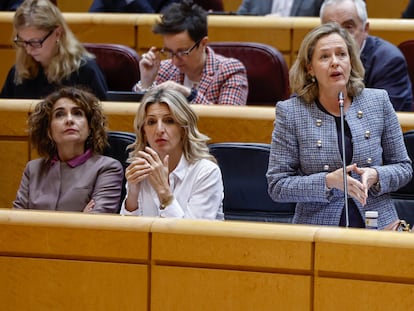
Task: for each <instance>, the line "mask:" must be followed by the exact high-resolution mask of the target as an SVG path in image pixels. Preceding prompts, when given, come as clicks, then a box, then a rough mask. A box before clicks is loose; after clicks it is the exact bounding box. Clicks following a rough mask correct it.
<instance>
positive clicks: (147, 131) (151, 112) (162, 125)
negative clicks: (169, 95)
mask: <svg viewBox="0 0 414 311" xmlns="http://www.w3.org/2000/svg"><path fill="white" fill-rule="evenodd" d="M143 129H144V135H145V137H146V140H147V142H148V144H149V145H150V147H151V148H152V149H154V150H155V151H156V152H157V153H158V154H159V155H160V156H161V159H162V158H164V157H165V155H167V154H169V155H170V156H171V155H175V156H181V154H182V151H183V144H182V136H183V129H182V127H181V126H180V124H178V122H177V120H175V119H174V117H173V115H172V114H171V112H170V109H169V107H168V105H167V104H163V103H154V104H151V105H149V106H148V107H147V111H146V118H145V121H144V127H143Z"/></svg>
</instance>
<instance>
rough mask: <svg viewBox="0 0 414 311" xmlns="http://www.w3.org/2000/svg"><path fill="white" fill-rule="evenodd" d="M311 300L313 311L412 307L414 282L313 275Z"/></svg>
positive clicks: (413, 302)
mask: <svg viewBox="0 0 414 311" xmlns="http://www.w3.org/2000/svg"><path fill="white" fill-rule="evenodd" d="M409 260H410V259H409ZM377 261H382V259H381V258H377ZM395 270H398V267H395ZM314 303H315V304H314V309H313V310H314V311H329V310H335V311H349V310H352V311H367V310H395V309H400V310H412V309H413V306H414V285H413V284H403V283H390V282H373V281H360V280H352V279H351V280H348V279H347V280H339V279H334V278H316V281H315V297H314Z"/></svg>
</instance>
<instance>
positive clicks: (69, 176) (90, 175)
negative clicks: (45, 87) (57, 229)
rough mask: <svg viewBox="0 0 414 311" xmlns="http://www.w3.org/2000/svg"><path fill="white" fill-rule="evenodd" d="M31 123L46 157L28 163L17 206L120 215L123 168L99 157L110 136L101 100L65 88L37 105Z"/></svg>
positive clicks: (35, 140) (34, 138)
mask: <svg viewBox="0 0 414 311" xmlns="http://www.w3.org/2000/svg"><path fill="white" fill-rule="evenodd" d="M28 124H29V138H30V142H31V144H32V145H33V147H35V148H36V150H37V153H38V154H39V155H40V156H42V158H40V159H36V160H32V161H30V162H28V164H27V165H26V168H25V170H24V173H23V177H22V180H21V183H20V187H19V190H18V191H17V195H16V200H15V201H14V202H13V208H24V209H37V210H59V211H77V212H82V211H83V212H92V213H116V212H117V210H118V208H119V203H120V197H121V187H122V180H123V169H122V166H121V163H120V162H119V161H117V160H115V159H113V158H110V157H106V156H103V155H101V154H102V152H103V150H104V147H105V146H106V145H107V134H106V117H105V115H104V114H103V111H102V108H101V105H100V103H99V101H98V99H97V98H96V97H95V96H94V95H92V94H91V93H89V92H86V91H83V90H80V89H77V88H74V87H66V88H62V89H60V90H58V91H56V92H54V93H52V94H50V95H49V96H48V97H46V98H45V99H44V100H43V101H41V102H39V103H38V104H37V105H36V108H35V110H34V111H33V113H32V114H30V116H29V120H28Z"/></svg>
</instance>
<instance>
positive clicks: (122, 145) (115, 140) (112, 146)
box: [103, 131, 135, 211]
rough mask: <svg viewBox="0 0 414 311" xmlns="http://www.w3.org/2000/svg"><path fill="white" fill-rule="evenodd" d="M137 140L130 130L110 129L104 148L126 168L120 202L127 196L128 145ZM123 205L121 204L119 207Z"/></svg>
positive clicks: (108, 154)
mask: <svg viewBox="0 0 414 311" xmlns="http://www.w3.org/2000/svg"><path fill="white" fill-rule="evenodd" d="M134 142H135V134H133V133H129V132H118V131H109V132H108V143H109V146H107V147H106V148H105V150H104V153H103V154H104V155H105V156H108V157H111V158H114V159H117V160H118V161H119V162H121V164H122V167H123V168H124V179H123V182H122V192H121V200H120V204H121V203H122V201H123V200H124V198H125V194H126V190H125V183H126V179H125V169H126V168H127V166H128V165H129V164H128V163H127V159H128V155H129V151H127V147H128V146H129V145H130V144H132V143H134ZM120 207H121V205H119V208H120ZM118 211H119V210H118Z"/></svg>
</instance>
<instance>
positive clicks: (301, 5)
mask: <svg viewBox="0 0 414 311" xmlns="http://www.w3.org/2000/svg"><path fill="white" fill-rule="evenodd" d="M322 2H323V0H243V2H242V4H241V5H240V7H239V9H238V10H237V14H252V15H270V16H271V15H274V16H319V9H320V8H321V5H322Z"/></svg>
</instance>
